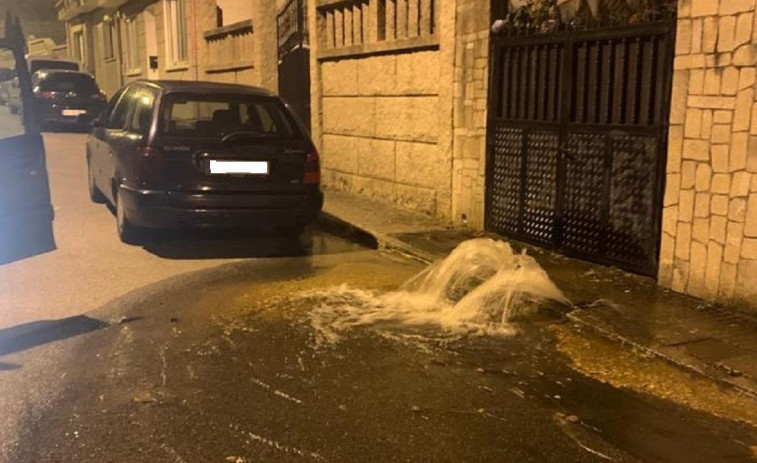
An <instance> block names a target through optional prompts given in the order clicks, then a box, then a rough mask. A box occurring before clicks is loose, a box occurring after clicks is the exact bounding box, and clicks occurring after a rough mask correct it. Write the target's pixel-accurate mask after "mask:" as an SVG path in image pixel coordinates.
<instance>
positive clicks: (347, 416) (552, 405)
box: [0, 251, 757, 463]
mask: <svg viewBox="0 0 757 463" xmlns="http://www.w3.org/2000/svg"><path fill="white" fill-rule="evenodd" d="M421 270H423V267H422V266H421V265H419V264H417V263H415V262H412V261H407V260H405V259H402V258H399V257H395V256H392V255H387V254H382V253H379V252H376V251H362V252H352V253H344V254H339V255H327V256H311V257H294V258H285V259H276V260H274V259H265V260H256V261H248V262H243V263H234V264H230V265H227V266H224V267H221V268H219V269H213V270H204V271H201V272H197V273H194V274H191V276H184V277H182V278H178V279H176V280H174V281H169V282H168V283H166V284H165V285H162V286H161V287H160V288H153V289H152V290H149V291H146V292H144V293H141V294H134V295H132V296H130V297H129V298H126V299H122V300H119V301H115V302H114V303H112V304H109V305H108V306H106V307H104V308H101V309H99V310H97V311H95V312H92V313H89V314H87V319H88V320H89V322H88V323H89V325H87V323H85V322H84V321H83V320H78V321H77V322H76V326H79V327H82V326H89V328H91V329H88V330H82V332H81V333H79V334H78V335H76V336H72V337H70V338H68V339H66V340H62V341H58V342H54V343H46V344H42V345H39V346H36V347H34V348H30V349H23V350H21V349H19V350H18V351H15V352H14V351H13V349H6V350H8V351H9V352H7V353H6V355H5V356H4V357H2V358H1V360H2V361H3V362H5V364H6V365H7V366H8V368H7V369H6V371H4V372H0V378H2V379H3V381H2V389H3V390H2V397H4V399H2V400H3V403H0V406H4V405H5V406H13V407H15V408H14V409H16V410H22V412H20V413H19V414H18V416H19V417H21V419H20V420H18V421H17V422H15V423H10V422H9V421H7V420H6V421H5V422H4V423H3V424H2V426H1V427H0V429H5V431H6V432H7V434H6V435H8V436H12V439H9V440H8V441H7V442H8V443H9V445H6V446H4V447H3V452H4V453H3V454H2V455H3V458H4V460H3V461H8V462H27V461H28V462H32V461H61V462H65V461H72V462H73V461H75V462H90V461H91V462H106V461H113V462H123V461H130V462H163V461H165V462H216V461H217V462H237V463H241V462H245V463H246V462H260V461H269V462H288V461H334V462H354V461H376V462H393V461H398V462H399V461H413V462H416V461H417V462H425V461H429V462H431V461H434V462H436V461H439V462H462V461H465V462H478V461H480V462H509V461H513V462H553V461H554V462H573V461H575V462H594V461H620V462H626V461H628V462H633V461H670V462H682V461H686V462H716V461H717V462H720V461H734V462H741V461H752V460H751V458H752V450H751V447H752V446H753V445H755V444H757V435H755V433H754V430H753V428H752V427H750V426H749V425H747V424H745V423H744V422H745V421H750V419H751V416H753V415H750V414H748V413H747V414H746V415H744V416H743V417H741V419H742V420H743V421H740V422H739V421H731V420H728V419H725V418H720V417H718V415H719V413H718V410H719V409H717V408H716V409H707V408H705V407H696V406H694V404H689V405H691V406H689V405H687V404H685V403H684V402H683V401H681V400H677V398H676V397H669V398H661V397H659V396H658V395H656V394H654V393H651V391H652V389H653V388H654V385H655V384H656V383H655V380H656V378H657V377H658V376H660V374H661V373H659V372H658V371H657V370H656V369H660V368H661V369H664V368H665V367H664V366H659V365H657V363H656V362H657V361H656V360H652V359H648V358H643V357H635V356H633V355H632V356H630V357H629V358H624V359H623V362H625V363H622V364H621V363H617V364H616V365H615V368H613V367H612V365H611V366H610V368H609V369H610V370H613V371H614V372H615V373H617V374H616V375H615V376H612V375H611V374H609V373H612V372H613V371H610V372H609V373H608V374H602V372H601V371H598V370H599V369H603V368H604V369H607V368H608V366H607V365H606V364H604V365H603V364H602V362H600V361H599V360H600V359H601V358H603V357H599V358H594V359H592V358H591V355H590V354H591V353H592V352H598V353H599V354H600V355H613V356H615V357H613V358H620V357H618V356H617V353H611V352H610V351H609V350H604V351H603V350H599V349H598V348H596V347H594V345H593V344H591V341H590V340H587V339H585V338H583V337H576V336H575V333H574V332H573V329H572V327H571V326H570V325H568V324H567V323H566V322H565V319H564V318H563V317H562V314H563V313H564V312H563V311H564V310H567V309H566V308H564V307H562V306H560V305H555V304H546V305H543V306H538V307H535V308H533V309H532V310H529V311H528V313H527V314H520V316H518V317H516V318H515V319H514V320H513V321H511V322H510V323H508V325H507V327H508V329H507V330H502V331H500V332H498V333H492V332H485V330H484V331H482V330H480V329H469V328H471V325H469V324H468V325H465V326H467V327H468V328H467V329H456V330H450V329H445V328H444V327H443V326H442V325H439V324H429V323H422V324H418V323H397V320H396V319H395V320H386V319H383V320H379V321H378V322H376V323H365V320H362V321H361V322H360V323H351V324H350V323H347V324H342V325H341V328H340V329H339V330H331V331H330V330H329V329H328V328H330V327H334V326H336V325H335V324H334V323H331V324H328V323H326V324H324V322H326V321H328V319H324V318H322V317H319V316H318V315H317V314H318V313H319V311H321V313H323V310H324V308H325V307H332V308H334V304H335V303H337V302H339V301H341V302H342V305H343V306H344V304H343V303H344V302H345V301H346V302H347V303H348V304H347V305H350V306H355V304H356V303H357V304H359V303H360V301H361V300H365V298H363V299H361V298H356V297H355V294H363V295H365V294H368V295H370V297H371V298H381V297H383V296H385V295H388V294H396V293H394V292H396V291H398V290H400V288H401V287H402V285H403V283H405V282H406V281H408V280H412V277H413V276H414V275H417V274H418V272H419V271H421ZM356 301H357V302H356ZM336 305H337V306H338V305H339V304H336ZM331 313H337V314H339V313H342V314H343V312H339V310H336V311H332V312H331ZM358 313H362V314H364V313H365V312H364V311H363V312H360V309H358ZM314 314H315V315H314ZM499 316H500V317H501V314H499ZM340 320H342V321H344V320H345V319H344V318H342V319H340ZM346 320H354V317H352V318H350V317H347V318H346ZM331 321H332V322H333V321H334V320H333V319H332V320H331ZM461 326H462V325H461ZM324 333H327V334H329V333H330V334H332V335H334V334H335V335H336V337H333V336H332V337H329V336H326V337H324ZM582 362H586V363H585V364H584V365H582ZM594 366H596V368H593V367H594ZM645 368H646V370H644V371H646V373H645V374H649V375H650V377H648V378H646V379H645V384H646V385H652V389H644V388H643V387H642V386H643V385H638V384H632V381H631V379H632V378H636V377H637V376H636V375H635V374H634V371H636V370H639V371H641V370H643V369H645ZM650 371H651V373H649V372H650ZM605 373H607V372H605ZM623 374H625V375H626V376H627V377H626V378H625V379H626V381H625V382H623V381H622V379H623V378H622V375H623ZM618 375H620V376H621V378H620V379H618ZM681 375H682V376H679V377H676V378H675V383H676V384H681V385H682V386H686V387H690V388H691V389H690V390H691V391H694V392H696V391H701V390H700V389H697V385H698V384H699V380H698V379H697V378H694V377H691V376H688V375H686V374H681ZM594 376H596V377H597V378H599V379H595V378H594ZM731 399H732V402H731V405H732V406H735V407H736V408H739V409H748V408H749V407H750V406H753V402H752V401H751V399H750V400H747V399H745V398H742V397H731ZM5 409H10V408H5Z"/></svg>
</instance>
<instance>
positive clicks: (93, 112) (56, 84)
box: [32, 69, 106, 129]
mask: <svg viewBox="0 0 757 463" xmlns="http://www.w3.org/2000/svg"><path fill="white" fill-rule="evenodd" d="M32 89H33V91H34V102H33V105H32V108H33V111H34V114H33V117H34V118H35V119H36V120H37V121H38V122H39V124H40V126H41V127H43V128H45V129H50V128H53V127H57V126H61V125H63V124H66V125H81V120H82V116H90V117H91V118H94V117H96V116H98V115H99V114H100V112H101V111H102V110H103V108H104V107H105V105H106V101H105V100H106V98H105V94H104V93H103V92H102V91H101V90H100V88H99V87H98V86H97V83H96V82H95V79H94V77H92V76H91V75H89V74H87V73H84V72H78V71H68V70H60V69H55V70H51V69H46V70H42V71H37V72H35V73H34V74H33V75H32Z"/></svg>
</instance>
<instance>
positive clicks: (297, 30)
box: [276, 0, 310, 130]
mask: <svg viewBox="0 0 757 463" xmlns="http://www.w3.org/2000/svg"><path fill="white" fill-rule="evenodd" d="M306 7H307V2H306V0H290V1H289V2H288V3H287V4H286V6H284V8H283V9H282V10H281V11H279V14H278V15H277V18H276V25H277V33H278V49H279V95H281V97H282V98H284V100H285V101H286V102H287V103H289V104H290V105H291V106H292V107H293V108H294V110H295V111H296V112H297V114H298V115H299V116H300V118H301V119H302V121H303V122H304V123H305V125H306V126H307V128H308V130H309V129H310V46H309V38H308V21H307V9H306Z"/></svg>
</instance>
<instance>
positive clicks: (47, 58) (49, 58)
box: [26, 56, 79, 64]
mask: <svg viewBox="0 0 757 463" xmlns="http://www.w3.org/2000/svg"><path fill="white" fill-rule="evenodd" d="M26 61H27V62H32V61H60V62H62V63H72V64H79V62H78V61H76V60H73V59H65V58H55V57H52V56H29V57H27V58H26Z"/></svg>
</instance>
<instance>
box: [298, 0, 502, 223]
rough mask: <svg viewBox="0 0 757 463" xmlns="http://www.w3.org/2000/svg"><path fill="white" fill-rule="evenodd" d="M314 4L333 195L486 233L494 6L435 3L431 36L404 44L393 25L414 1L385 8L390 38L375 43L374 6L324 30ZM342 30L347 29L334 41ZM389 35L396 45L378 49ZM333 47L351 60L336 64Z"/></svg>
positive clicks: (322, 126) (472, 0) (336, 18)
mask: <svg viewBox="0 0 757 463" xmlns="http://www.w3.org/2000/svg"><path fill="white" fill-rule="evenodd" d="M315 3H316V2H310V10H309V17H310V18H311V19H310V30H311V31H317V33H318V35H319V37H317V38H316V39H315V40H311V42H313V58H312V61H311V75H312V76H313V80H314V82H313V85H312V90H313V92H312V93H313V121H314V124H313V135H314V138H315V140H316V142H317V143H318V144H319V145H320V150H321V154H322V157H323V166H324V183H325V185H326V186H327V188H334V189H338V190H343V191H348V192H353V193H356V194H361V195H365V196H369V197H372V198H375V199H379V200H383V201H387V202H392V203H394V204H397V205H399V206H401V207H404V208H407V209H411V210H415V211H421V212H424V213H426V214H429V215H432V216H436V217H439V218H442V219H445V220H449V221H451V222H454V223H458V224H459V223H467V224H468V225H472V226H475V227H477V228H482V227H483V216H484V214H483V209H484V169H485V165H484V164H485V163H484V160H485V153H486V149H485V148H486V80H487V73H488V58H487V57H488V36H489V34H488V26H489V2H488V1H486V0H456V1H449V2H448V1H439V0H437V1H436V2H435V4H434V8H433V9H432V11H435V14H436V20H435V28H434V32H433V36H429V35H424V34H423V30H422V28H421V34H420V36H419V37H415V38H413V37H409V36H406V35H404V32H403V35H402V37H400V33H399V28H398V26H396V24H399V23H400V22H402V21H399V20H398V21H392V20H391V15H392V14H400V13H399V12H400V11H401V8H400V6H401V5H405V4H408V5H410V6H409V8H410V10H411V11H413V8H414V7H413V4H412V1H410V2H408V0H397V1H394V0H392V1H387V2H385V3H384V5H385V8H386V11H385V14H387V18H388V19H387V21H386V22H385V27H386V30H381V31H380V32H378V33H377V32H376V30H375V29H376V27H380V26H377V21H375V20H373V19H371V18H372V17H373V16H371V15H375V14H376V11H377V9H378V8H379V6H378V2H377V1H376V0H369V1H368V2H365V3H363V5H364V6H363V8H362V10H361V9H359V7H358V9H353V10H348V11H343V10H337V11H336V12H335V13H334V14H332V13H329V15H328V17H326V18H323V19H324V20H323V21H320V22H319V20H318V14H319V10H318V8H317V7H316V4H315ZM324 3H328V2H320V3H319V5H320V4H324ZM332 3H336V2H332ZM418 5H421V7H423V6H426V7H427V6H428V3H427V2H420V3H418ZM378 11H380V10H378ZM322 17H323V15H322ZM398 17H399V16H398ZM408 17H415V15H414V14H411V15H409V16H408ZM420 17H421V18H423V17H424V14H423V12H421V14H420ZM345 18H346V19H345ZM355 18H360V21H356V20H355ZM337 23H339V24H344V25H345V26H344V27H343V28H342V27H337V28H336V29H335V30H337V31H338V32H337V33H336V34H334V32H329V27H331V26H332V25H333V24H337ZM356 24H363V25H365V24H367V25H368V26H367V27H368V29H367V30H366V31H365V33H364V34H360V38H361V39H362V40H363V42H360V43H355V42H350V43H344V41H345V36H346V35H351V36H352V37H355V38H357V37H358V34H355V33H354V32H352V33H349V32H348V31H350V30H352V31H354V30H355V29H354V27H356V26H355V25H356ZM342 31H345V32H342ZM385 35H386V36H387V37H395V36H396V37H397V40H395V41H394V43H381V41H380V40H379V41H378V42H379V43H375V42H376V37H384V36H385ZM390 42H391V41H390ZM324 43H327V44H328V45H329V48H330V49H329V50H325V51H324V50H323V48H324ZM334 43H342V44H343V46H344V47H345V49H346V50H348V51H350V52H352V53H355V54H354V55H352V56H350V55H349V54H340V49H339V47H338V46H337V47H334V46H333V44H334ZM393 47H394V48H393ZM319 48H321V50H320V51H319V50H318V49H319ZM319 57H320V58H319Z"/></svg>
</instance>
